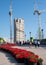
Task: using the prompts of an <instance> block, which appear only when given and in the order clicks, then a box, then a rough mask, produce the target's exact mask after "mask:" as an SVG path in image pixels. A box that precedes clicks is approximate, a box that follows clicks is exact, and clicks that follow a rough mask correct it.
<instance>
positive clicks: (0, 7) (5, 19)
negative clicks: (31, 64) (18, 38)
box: [0, 0, 46, 39]
mask: <svg viewBox="0 0 46 65" xmlns="http://www.w3.org/2000/svg"><path fill="white" fill-rule="evenodd" d="M34 1H35V0H12V9H13V16H12V31H14V25H13V23H14V18H24V30H25V33H26V39H29V37H30V34H29V32H31V36H33V37H34V38H36V37H37V31H38V16H37V15H33V11H34ZM36 1H37V8H38V9H40V10H46V0H36ZM9 8H10V0H0V37H3V38H5V37H6V38H9V37H10V17H9ZM41 22H42V23H41V28H43V29H44V37H45V38H46V12H42V14H41ZM12 33H14V32H12Z"/></svg>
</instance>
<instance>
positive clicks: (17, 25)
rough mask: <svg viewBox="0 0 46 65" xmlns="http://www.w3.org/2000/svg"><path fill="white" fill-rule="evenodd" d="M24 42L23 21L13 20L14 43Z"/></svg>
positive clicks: (19, 19)
mask: <svg viewBox="0 0 46 65" xmlns="http://www.w3.org/2000/svg"><path fill="white" fill-rule="evenodd" d="M20 41H21V42H23V41H24V19H23V18H22V19H21V18H15V19H14V42H20Z"/></svg>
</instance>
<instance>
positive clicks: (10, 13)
mask: <svg viewBox="0 0 46 65" xmlns="http://www.w3.org/2000/svg"><path fill="white" fill-rule="evenodd" d="M9 16H10V42H11V43H12V0H10V11H9Z"/></svg>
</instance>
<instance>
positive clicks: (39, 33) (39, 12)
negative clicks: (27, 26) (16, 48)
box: [33, 2, 46, 40]
mask: <svg viewBox="0 0 46 65" xmlns="http://www.w3.org/2000/svg"><path fill="white" fill-rule="evenodd" d="M36 4H37V3H36V2H35V4H34V6H35V8H34V13H33V14H34V15H35V14H37V15H38V39H39V40H41V39H42V33H41V17H40V15H41V14H42V12H46V10H38V9H36V6H37V5H36Z"/></svg>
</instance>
